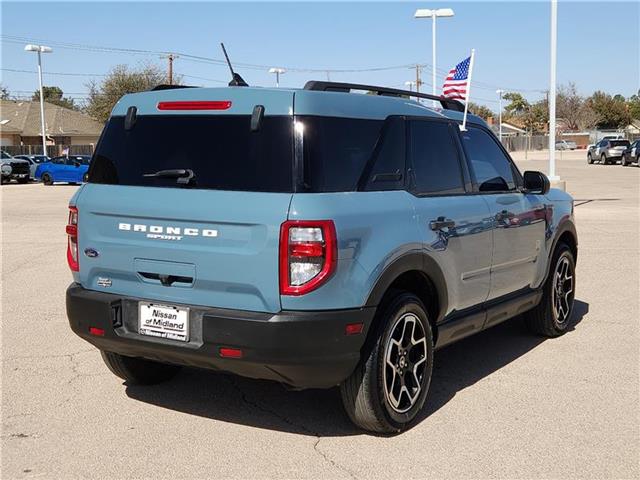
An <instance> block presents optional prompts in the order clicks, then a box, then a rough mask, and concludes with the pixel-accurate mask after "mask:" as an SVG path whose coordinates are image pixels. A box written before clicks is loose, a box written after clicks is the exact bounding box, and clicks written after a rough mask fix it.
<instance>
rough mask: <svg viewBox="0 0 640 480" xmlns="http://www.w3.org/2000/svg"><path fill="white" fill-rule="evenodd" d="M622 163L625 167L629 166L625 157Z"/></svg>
mask: <svg viewBox="0 0 640 480" xmlns="http://www.w3.org/2000/svg"><path fill="white" fill-rule="evenodd" d="M620 163H621V164H622V166H623V167H626V166H628V165H629V162H627V157H625V156H623V157H622V159H621V161H620Z"/></svg>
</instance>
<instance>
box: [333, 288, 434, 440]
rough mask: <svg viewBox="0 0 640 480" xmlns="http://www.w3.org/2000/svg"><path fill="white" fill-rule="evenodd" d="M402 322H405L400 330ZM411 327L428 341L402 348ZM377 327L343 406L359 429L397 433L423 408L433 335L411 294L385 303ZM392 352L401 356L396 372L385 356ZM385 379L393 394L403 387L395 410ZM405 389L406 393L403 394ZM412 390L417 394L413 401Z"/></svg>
mask: <svg viewBox="0 0 640 480" xmlns="http://www.w3.org/2000/svg"><path fill="white" fill-rule="evenodd" d="M378 315H379V317H378ZM412 319H413V320H412ZM400 322H404V324H403V325H402V326H401V323H400ZM409 323H412V324H413V329H412V333H411V336H412V338H415V336H417V337H421V336H422V338H423V339H424V341H422V340H420V341H418V342H417V343H415V344H413V345H411V346H403V343H404V341H403V340H404V337H403V335H404V331H405V330H404V329H405V328H406V325H407V324H409ZM374 325H378V327H377V330H375V331H371V332H370V334H371V335H373V337H371V339H370V340H371V341H370V346H369V348H367V349H365V352H366V353H364V354H363V357H362V359H361V360H360V363H359V364H358V366H357V367H356V369H355V371H354V372H353V373H352V374H351V375H350V376H349V377H348V378H347V379H346V380H345V381H344V382H343V383H342V384H341V385H340V393H341V396H342V403H343V405H344V408H345V410H346V412H347V415H348V416H349V418H350V419H351V421H352V422H353V423H354V424H356V425H357V426H358V427H360V428H362V429H364V430H369V431H372V432H379V433H397V432H401V431H402V430H405V429H407V428H409V427H410V426H411V425H412V423H413V422H414V421H415V420H416V418H417V415H418V413H419V412H420V410H421V409H422V407H423V406H424V403H425V399H426V397H427V393H428V391H429V385H430V383H431V373H432V371H433V350H434V349H433V334H432V332H431V325H430V324H429V319H428V316H427V313H426V309H425V307H424V305H423V304H422V302H421V301H420V299H419V298H418V297H416V296H415V295H413V294H412V293H407V292H397V293H395V294H394V295H393V297H391V298H390V299H389V301H387V302H384V303H383V305H382V306H381V307H380V309H379V311H378V314H377V318H376V322H375V323H374ZM400 329H402V334H401V335H400V336H401V339H400V342H399V343H398V344H396V345H399V346H395V345H394V342H395V341H396V340H395V336H397V332H399V331H400ZM416 331H417V332H418V333H417V334H416V333H415V332H416ZM402 349H405V350H402ZM394 350H395V351H396V353H398V355H396V356H395V357H396V359H395V360H394V361H396V362H397V363H396V364H395V367H397V368H391V367H390V364H389V363H387V361H386V360H385V357H386V356H387V354H388V353H387V352H389V354H388V355H389V356H390V357H392V353H393V351H394ZM423 351H424V353H422V352H423ZM403 352H404V353H403ZM405 362H406V363H405ZM398 368H400V370H398ZM402 368H404V371H403V370H402ZM405 372H406V373H405ZM409 372H412V373H413V376H412V377H411V376H409V377H408V375H409ZM403 373H404V375H402V374H403ZM389 375H393V377H389ZM407 378H408V381H407ZM392 379H393V381H392ZM387 380H389V382H390V383H391V390H392V391H393V390H394V386H395V385H396V384H395V381H396V380H398V382H399V383H398V385H400V387H401V389H400V392H399V394H398V399H399V400H402V399H403V397H404V400H405V402H404V403H401V402H397V406H396V407H394V406H393V405H392V403H393V400H391V399H390V397H391V396H392V394H388V393H387V391H388V387H386V386H385V382H386V381H387ZM416 380H418V383H416ZM405 382H406V383H405ZM386 385H389V384H388V383H387V384H386ZM407 385H408V386H407ZM405 386H406V388H407V390H406V391H407V393H406V394H403V390H402V389H403V388H404V387H405ZM418 386H419V389H417V387H418ZM409 389H411V390H412V391H413V394H414V398H413V399H412V398H411V393H409ZM407 402H408V403H407ZM407 405H408V406H407Z"/></svg>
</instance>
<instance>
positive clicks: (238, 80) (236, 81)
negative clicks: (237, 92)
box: [220, 42, 249, 87]
mask: <svg viewBox="0 0 640 480" xmlns="http://www.w3.org/2000/svg"><path fill="white" fill-rule="evenodd" d="M220 46H221V47H222V53H224V58H225V59H226V60H227V65H229V70H231V81H230V82H229V86H230V87H248V86H249V84H248V83H247V82H245V81H244V79H243V78H242V77H241V76H240V75H239V74H237V73H236V72H234V71H233V67H232V66H231V62H230V61H229V55H227V49H226V48H224V43H222V42H220Z"/></svg>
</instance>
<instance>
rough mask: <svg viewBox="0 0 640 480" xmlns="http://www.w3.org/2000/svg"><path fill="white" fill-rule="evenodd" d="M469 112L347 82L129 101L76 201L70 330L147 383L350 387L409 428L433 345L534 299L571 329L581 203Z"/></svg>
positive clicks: (377, 422)
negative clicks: (191, 372)
mask: <svg viewBox="0 0 640 480" xmlns="http://www.w3.org/2000/svg"><path fill="white" fill-rule="evenodd" d="M353 90H364V91H368V93H369V94H368V95H364V94H358V93H355V92H354V91H353ZM409 96H414V97H415V96H421V97H425V98H432V99H436V98H437V100H438V101H440V102H441V105H442V108H431V107H430V106H426V105H424V104H422V103H419V102H418V101H414V100H411V99H410V98H409ZM461 107H462V105H461V104H460V103H458V102H456V101H452V100H446V99H442V98H439V97H431V96H429V95H425V94H419V95H417V94H416V93H415V92H413V93H410V92H405V91H401V90H393V89H385V88H379V87H373V86H365V85H354V84H338V83H330V82H309V83H307V85H306V86H305V87H304V88H303V89H297V90H294V89H292V90H287V89H265V88H250V87H238V86H233V87H227V88H162V89H155V90H154V91H149V92H143V93H136V94H131V95H126V96H124V97H123V98H122V99H121V100H120V101H119V102H118V103H117V105H116V106H115V108H114V109H113V113H112V116H111V119H110V120H109V122H108V124H107V125H106V127H105V129H104V131H103V133H102V137H101V139H100V141H99V144H98V147H97V149H96V152H95V154H94V157H93V160H92V162H91V167H90V169H89V180H88V183H87V184H85V185H84V186H82V187H81V188H79V190H78V192H77V193H76V194H75V195H74V197H73V198H72V199H71V203H70V207H69V208H70V212H69V223H68V225H67V235H68V250H67V259H68V262H69V266H70V267H71V270H72V272H73V280H74V281H73V284H72V285H71V286H70V287H69V289H68V290H67V314H68V318H69V322H70V324H71V328H72V329H73V331H74V332H75V333H76V334H78V335H79V336H80V337H82V338H83V339H85V340H87V341H88V342H90V343H91V344H93V345H95V346H96V347H97V348H98V349H100V351H101V352H102V357H103V358H104V361H105V362H106V364H107V366H108V367H109V368H110V369H111V371H112V372H113V373H114V374H115V375H117V376H119V377H121V378H123V379H125V380H126V381H128V382H130V383H138V384H153V383H157V382H162V381H166V380H169V379H170V378H171V377H173V376H174V375H175V374H176V373H177V372H178V371H179V369H180V368H181V366H189V367H202V368H210V369H215V370H220V371H225V372H231V373H234V374H237V375H242V376H245V377H251V378H260V379H270V380H275V381H277V382H281V383H283V384H285V385H287V386H289V387H292V388H296V389H304V388H329V387H334V386H337V385H338V386H339V387H340V392H341V396H342V400H343V403H344V407H345V409H346V411H347V413H348V415H349V417H350V418H351V420H352V421H353V422H354V423H355V424H356V425H358V426H359V427H361V428H363V429H366V430H370V431H376V432H398V431H401V430H403V429H405V428H407V427H409V426H411V424H412V422H414V421H415V419H416V417H417V414H418V412H419V411H420V410H421V408H422V407H423V405H424V403H425V399H426V396H427V392H428V390H429V383H430V380H431V374H432V369H433V362H434V356H433V355H434V350H436V349H438V348H441V347H443V346H445V345H447V344H450V343H451V342H454V341H457V340H460V339H461V338H464V337H467V336H469V335H472V334H474V333H476V332H479V331H481V330H484V329H486V328H489V327H491V326H493V325H496V324H498V323H500V322H503V321H505V320H507V319H509V318H511V317H514V316H516V315H519V314H524V318H525V319H526V323H527V325H528V326H529V327H530V328H531V330H532V331H533V332H535V333H537V334H541V335H546V336H550V337H555V336H558V335H561V334H563V333H564V332H565V331H567V329H568V325H569V323H570V318H571V312H572V308H573V301H574V292H575V262H576V256H577V236H576V229H575V226H574V215H573V200H572V198H571V197H570V196H569V195H567V194H566V193H564V192H562V191H559V190H555V189H551V190H550V189H549V181H548V180H547V178H546V177H545V176H544V175H543V174H542V173H539V172H531V171H529V172H525V173H524V174H521V173H520V172H519V171H518V168H517V167H516V165H515V164H514V163H513V161H512V160H511V158H510V157H509V155H508V153H507V152H506V151H505V150H504V148H503V147H502V146H501V144H500V143H499V142H498V140H497V139H496V138H495V136H494V135H493V134H492V133H491V131H490V130H489V129H488V128H487V126H486V125H485V123H484V122H483V121H482V120H481V119H480V118H478V117H475V116H472V115H471V116H470V117H469V122H468V124H467V128H466V129H465V130H464V131H462V130H461V128H460V127H461V120H462V113H461V112H460V110H462V108H461Z"/></svg>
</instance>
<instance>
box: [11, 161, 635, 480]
mask: <svg viewBox="0 0 640 480" xmlns="http://www.w3.org/2000/svg"><path fill="white" fill-rule="evenodd" d="M515 157H516V159H517V161H518V163H519V165H520V166H521V169H522V170H527V169H539V170H546V163H545V161H544V158H545V154H544V153H536V154H531V153H530V154H529V155H528V159H527V160H525V159H524V155H523V154H518V155H515ZM558 171H559V174H560V175H561V177H562V179H563V180H566V181H567V190H568V191H569V192H570V193H572V194H573V195H574V198H575V199H576V219H577V225H578V234H579V255H578V266H577V293H576V301H577V303H576V306H575V311H574V322H575V326H574V328H573V329H572V331H570V332H569V333H567V334H566V335H565V336H563V337H561V338H558V339H553V340H545V339H542V338H537V337H533V336H531V335H530V334H528V333H527V332H526V330H525V329H524V326H523V325H522V322H521V320H520V319H514V320H512V321H509V322H507V323H505V324H502V325H499V326H497V327H494V328H493V329H491V330H488V331H485V332H483V333H481V334H479V335H477V336H475V337H472V338H469V339H466V340H463V341H461V342H459V343H457V344H454V345H452V346H450V347H448V348H445V349H444V350H442V351H440V352H438V353H437V354H436V358H435V362H436V363H435V373H434V378H433V381H432V386H431V392H430V395H429V398H428V400H427V407H426V411H425V414H424V415H423V419H422V421H421V422H420V423H419V424H418V425H417V426H416V427H414V428H413V429H412V430H410V431H408V432H406V433H404V434H402V435H399V436H395V437H380V436H373V435H368V434H363V433H362V432H359V431H356V430H355V429H354V428H353V427H352V425H351V424H350V423H349V421H348V419H347V418H346V416H345V414H344V413H343V411H342V406H341V403H340V399H339V396H338V394H337V392H336V391H335V390H327V391H322V390H312V391H303V392H289V391H286V390H285V389H283V388H282V387H280V386H279V385H278V384H274V383H269V382H260V381H253V380H246V379H241V378H235V377H231V376H227V375H222V374H216V373H212V372H206V371H198V370H184V371H183V372H182V373H181V374H180V375H179V376H178V377H177V378H176V379H175V380H174V381H172V382H170V383H167V384H164V385H160V386H154V387H135V386H127V385H124V384H123V382H122V381H121V380H119V379H118V378H116V377H115V376H113V375H112V374H111V373H110V372H108V371H107V368H106V367H105V366H104V364H103V363H102V360H101V358H100V355H99V353H98V351H97V350H95V349H94V348H93V347H91V346H90V345H88V344H87V343H85V342H83V341H82V340H80V339H79V338H78V337H76V336H75V335H74V334H72V332H71V330H70V329H69V328H68V324H67V319H66V315H65V306H64V292H65V289H66V287H67V285H68V284H69V282H70V281H71V275H70V273H69V271H68V267H67V264H66V259H65V248H66V247H65V245H66V237H65V234H64V226H65V224H66V220H67V208H66V205H67V202H68V200H69V197H70V196H71V195H72V194H73V192H74V191H75V190H76V188H77V187H73V186H64V185H56V186H53V187H45V186H43V185H39V184H31V185H17V184H12V185H3V186H2V189H1V191H2V322H1V325H2V478H80V477H82V478H101V479H104V478H154V479H158V478H172V479H174V478H205V477H206V478H292V477H296V478H379V477H384V478H397V479H408V478H429V477H432V478H445V477H446V478H469V477H474V478H577V477H580V478H638V477H640V467H639V461H640V428H639V412H640V405H639V403H640V402H639V399H640V390H639V378H640V377H639V360H640V359H639V351H640V350H639V346H640V337H639V328H638V317H639V313H640V312H639V308H638V306H639V291H640V284H639V270H640V267H639V265H640V256H639V253H638V252H639V246H640V245H639V238H640V236H639V233H640V231H639V229H640V209H639V205H640V168H638V167H637V166H632V167H626V168H623V167H621V166H620V165H610V166H603V165H591V166H588V165H587V163H586V160H585V153H584V152H563V153H562V154H560V153H558Z"/></svg>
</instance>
